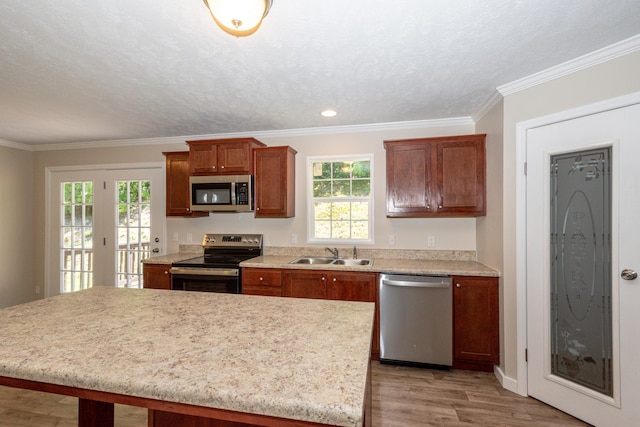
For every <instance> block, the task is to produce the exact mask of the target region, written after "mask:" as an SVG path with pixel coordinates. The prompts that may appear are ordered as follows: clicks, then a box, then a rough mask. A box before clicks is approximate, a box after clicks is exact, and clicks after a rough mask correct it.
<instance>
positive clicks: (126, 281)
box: [63, 242, 151, 289]
mask: <svg viewBox="0 0 640 427" xmlns="http://www.w3.org/2000/svg"><path fill="white" fill-rule="evenodd" d="M83 256H84V260H83ZM117 256H118V261H117V270H116V276H117V286H118V287H129V288H141V287H142V263H141V261H142V260H143V259H145V258H149V256H151V243H150V242H140V243H125V244H122V245H118V251H117ZM63 266H64V270H65V271H73V272H76V273H88V274H89V275H91V273H92V272H93V250H91V249H80V250H79V249H65V250H64V251H63ZM88 280H89V279H88ZM83 285H84V286H82V288H84V287H91V286H92V285H93V283H92V280H89V281H88V283H84V284H83ZM65 289H66V287H65Z"/></svg>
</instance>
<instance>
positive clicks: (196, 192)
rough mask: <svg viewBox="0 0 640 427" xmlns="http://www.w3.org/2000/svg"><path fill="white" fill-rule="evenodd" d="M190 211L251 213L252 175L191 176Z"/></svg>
mask: <svg viewBox="0 0 640 427" xmlns="http://www.w3.org/2000/svg"><path fill="white" fill-rule="evenodd" d="M189 189H190V199H191V210H192V211H210V212H251V211H253V176H252V175H216V176H191V177H189Z"/></svg>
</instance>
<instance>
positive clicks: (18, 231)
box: [0, 146, 34, 308]
mask: <svg viewBox="0 0 640 427" xmlns="http://www.w3.org/2000/svg"><path fill="white" fill-rule="evenodd" d="M32 193H33V160H32V153H31V152H30V151H25V150H21V149H16V148H9V147H4V146H0V271H2V274H0V308H4V307H9V306H11V305H16V304H21V303H24V302H27V301H31V300H32V299H33V297H34V280H33V268H32V266H33V262H34V256H33V244H34V238H33V237H34V233H33V219H34V215H33V198H32V197H31V195H32Z"/></svg>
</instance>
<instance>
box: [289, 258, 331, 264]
mask: <svg viewBox="0 0 640 427" xmlns="http://www.w3.org/2000/svg"><path fill="white" fill-rule="evenodd" d="M333 261H335V258H331V257H324V256H302V257H300V258H298V259H294V260H293V261H291V262H290V263H289V264H331V263H332V262H333Z"/></svg>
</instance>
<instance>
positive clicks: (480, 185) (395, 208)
mask: <svg viewBox="0 0 640 427" xmlns="http://www.w3.org/2000/svg"><path fill="white" fill-rule="evenodd" d="M485 138H486V135H484V134H478V135H462V136H448V137H437V138H419V139H403V140H395V141H385V142H384V147H385V150H386V152H387V153H386V157H387V216H388V217H473V216H483V215H485V214H486V206H485V205H486V202H485V200H486V185H485V184H486V165H485V163H486V147H485Z"/></svg>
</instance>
